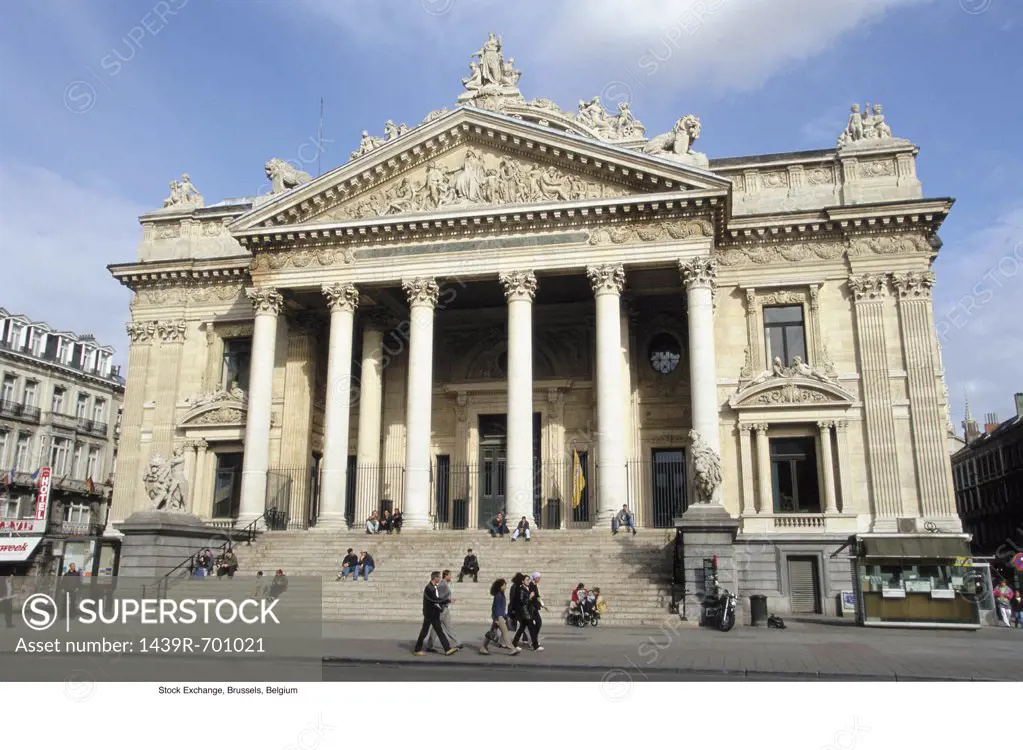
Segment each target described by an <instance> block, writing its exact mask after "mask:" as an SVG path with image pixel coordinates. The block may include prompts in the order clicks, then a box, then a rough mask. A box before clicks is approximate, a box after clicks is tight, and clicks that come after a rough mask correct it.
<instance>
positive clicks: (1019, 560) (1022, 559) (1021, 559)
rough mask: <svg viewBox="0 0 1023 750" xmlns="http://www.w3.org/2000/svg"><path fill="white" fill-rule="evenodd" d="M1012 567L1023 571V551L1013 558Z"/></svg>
mask: <svg viewBox="0 0 1023 750" xmlns="http://www.w3.org/2000/svg"><path fill="white" fill-rule="evenodd" d="M1012 567H1014V568H1015V569H1016V570H1018V571H1020V572H1021V573H1023V552H1020V553H1019V554H1018V555H1016V556H1015V557H1014V558H1012Z"/></svg>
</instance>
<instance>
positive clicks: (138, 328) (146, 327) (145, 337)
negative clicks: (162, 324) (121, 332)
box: [124, 320, 156, 344]
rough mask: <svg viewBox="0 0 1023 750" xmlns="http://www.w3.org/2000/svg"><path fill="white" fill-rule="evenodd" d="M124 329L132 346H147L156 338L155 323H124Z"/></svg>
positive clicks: (150, 321)
mask: <svg viewBox="0 0 1023 750" xmlns="http://www.w3.org/2000/svg"><path fill="white" fill-rule="evenodd" d="M124 328H125V330H126V331H127V332H128V338H129V339H131V343H133V344H148V343H150V342H151V341H152V340H153V338H154V337H155V336H156V323H155V322H153V321H152V320H149V321H145V322H141V323H135V322H132V323H125V325H124Z"/></svg>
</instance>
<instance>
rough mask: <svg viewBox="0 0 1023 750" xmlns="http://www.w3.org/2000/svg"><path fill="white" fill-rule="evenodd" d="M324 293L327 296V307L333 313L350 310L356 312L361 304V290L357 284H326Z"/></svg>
mask: <svg viewBox="0 0 1023 750" xmlns="http://www.w3.org/2000/svg"><path fill="white" fill-rule="evenodd" d="M322 290H323V295H324V296H325V297H326V298H327V307H328V308H329V309H330V311H331V312H332V313H335V312H341V311H342V310H343V311H344V312H350V313H354V312H355V308H357V307H358V306H359V290H358V289H356V288H355V284H349V283H347V282H340V281H339V282H337V283H335V284H324V285H323V287H322Z"/></svg>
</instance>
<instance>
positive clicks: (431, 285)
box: [401, 278, 440, 529]
mask: <svg viewBox="0 0 1023 750" xmlns="http://www.w3.org/2000/svg"><path fill="white" fill-rule="evenodd" d="M401 287H402V289H404V290H405V293H406V294H407V295H408V302H409V307H410V308H411V315H410V318H411V325H410V327H409V328H410V330H409V352H408V406H407V409H406V414H405V420H406V428H405V435H406V436H405V501H404V506H403V508H402V511H403V513H404V519H405V520H404V525H405V527H406V528H409V529H427V528H430V525H431V524H430V434H431V433H430V426H431V425H430V423H431V420H432V416H433V415H432V413H431V412H432V409H433V315H434V309H435V308H436V306H437V296H438V295H439V294H440V287H439V286H437V282H436V281H434V280H433V279H430V278H416V279H405V280H403V281H402V282H401Z"/></svg>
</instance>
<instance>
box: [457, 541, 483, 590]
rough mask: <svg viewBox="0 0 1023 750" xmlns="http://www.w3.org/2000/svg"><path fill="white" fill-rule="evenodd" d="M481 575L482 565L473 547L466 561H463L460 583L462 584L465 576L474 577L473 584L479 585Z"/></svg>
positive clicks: (469, 550) (459, 572) (459, 575)
mask: <svg viewBox="0 0 1023 750" xmlns="http://www.w3.org/2000/svg"><path fill="white" fill-rule="evenodd" d="M479 575H480V563H479V560H477V559H476V555H474V554H473V553H472V547H470V548H469V549H468V554H467V555H466V556H465V559H464V560H462V569H461V570H460V571H458V582H459V583H461V582H462V578H464V577H465V576H472V582H473V583H479V580H480V579H479Z"/></svg>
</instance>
